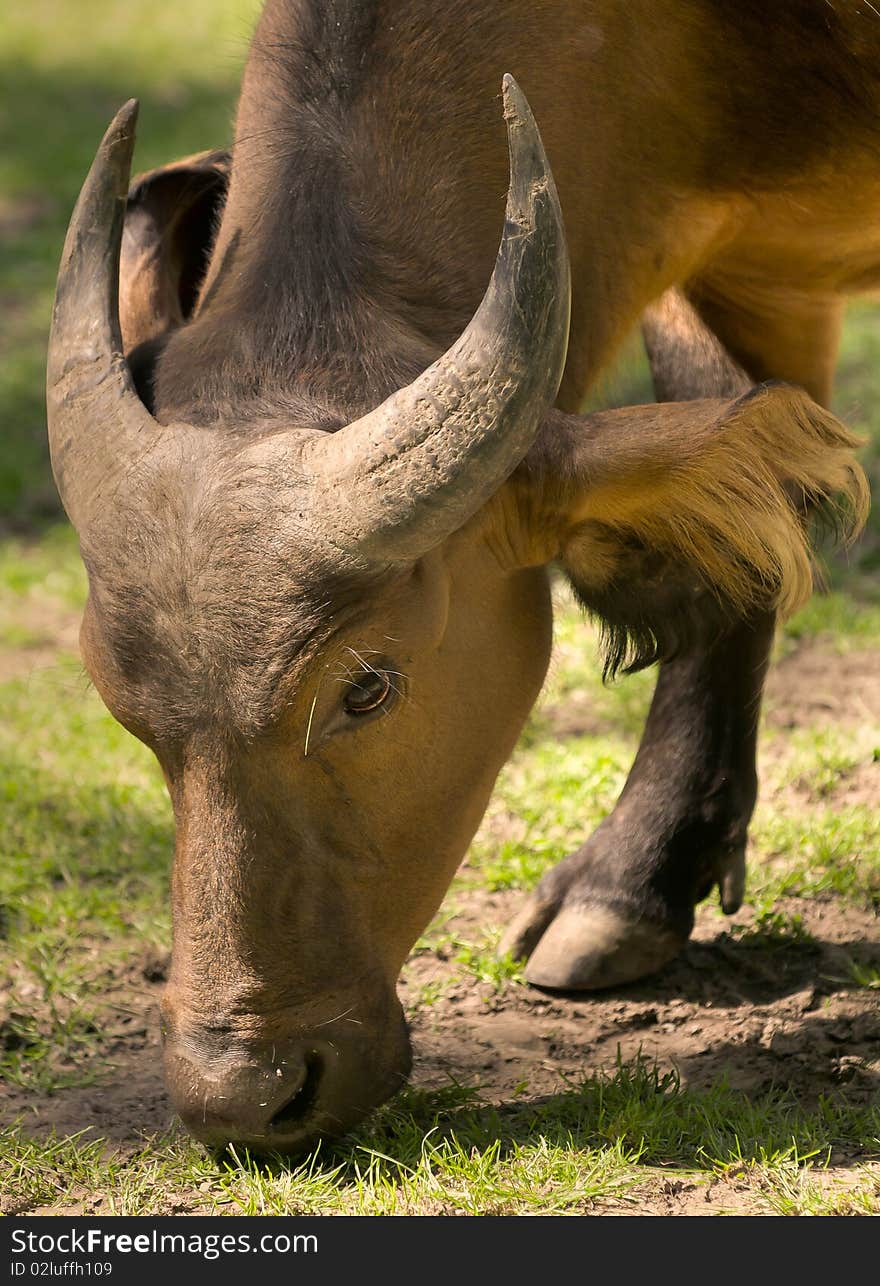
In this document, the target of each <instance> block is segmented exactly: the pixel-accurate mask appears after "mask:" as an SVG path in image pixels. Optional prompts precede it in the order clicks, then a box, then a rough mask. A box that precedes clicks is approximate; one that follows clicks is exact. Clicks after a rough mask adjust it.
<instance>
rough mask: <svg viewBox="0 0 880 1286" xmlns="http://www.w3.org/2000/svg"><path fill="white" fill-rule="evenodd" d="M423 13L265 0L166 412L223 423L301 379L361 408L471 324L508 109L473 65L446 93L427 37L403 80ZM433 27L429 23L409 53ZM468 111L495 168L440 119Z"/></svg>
mask: <svg viewBox="0 0 880 1286" xmlns="http://www.w3.org/2000/svg"><path fill="white" fill-rule="evenodd" d="M413 8H414V6H413V5H412V4H394V3H391V4H388V3H384V4H380V3H378V0H332V2H330V3H327V2H325V0H320V2H319V0H270V3H269V4H268V5H267V6H266V9H265V11H264V13H263V16H262V19H261V21H260V24H259V26H258V29H257V32H256V35H255V37H254V41H253V44H252V47H251V51H250V54H249V58H248V62H247V66H246V70H245V76H244V81H243V88H242V95H241V99H240V103H239V110H238V115H237V121H236V133H235V145H234V150H233V163H232V170H231V177H230V185H229V193H228V198H227V201H226V205H225V209H224V213H223V216H222V220H221V223H220V227H219V230H218V234H217V238H216V243H215V247H214V251H213V254H212V256H211V261H210V265H209V269H208V273H207V275H206V279H205V282H204V286H203V289H202V292H201V297H200V301H199V304H198V306H197V309H196V314H195V316H194V318H193V320H192V322H191V323H190V325H189V326H187V327H185V328H184V329H183V330H182V331H181V332H179V333H178V334H177V335H175V336H174V337H173V339H172V341H171V342H170V343H169V345H168V346H167V349H166V352H165V354H164V355H163V357H162V358H161V360H160V363H159V369H158V378H157V405H158V407H159V408H160V413H161V412H162V411H163V410H165V411H167V412H172V411H173V413H175V414H190V415H191V416H192V415H193V414H194V411H193V407H199V408H201V409H200V412H199V414H200V417H203V418H212V417H216V418H220V416H221V414H222V415H225V414H228V412H229V409H230V404H232V405H235V404H239V405H240V404H246V403H248V402H250V403H252V404H255V405H256V404H258V403H260V404H262V403H265V402H267V401H268V402H272V401H273V400H277V398H278V396H279V394H280V393H281V392H282V391H284V392H289V391H290V390H291V388H298V389H300V390H303V389H308V391H309V394H310V395H314V396H317V398H318V400H322V398H323V395H324V393H325V392H326V393H327V395H328V396H330V395H331V394H332V400H333V401H334V402H335V403H337V404H341V406H340V411H341V412H344V413H349V412H353V411H360V410H363V409H365V408H366V407H367V406H368V405H370V404H375V403H376V401H378V400H381V398H383V397H385V396H386V395H387V394H388V393H390V392H391V391H393V389H394V388H396V387H399V386H400V384H401V383H403V382H406V381H408V380H410V379H412V378H413V376H414V375H415V374H416V373H418V371H419V370H420V369H423V368H424V366H425V365H427V364H429V363H430V361H431V360H432V359H433V357H435V356H436V355H438V354H439V353H440V352H442V351H443V350H444V349H445V348H446V347H448V345H449V344H450V343H451V342H452V340H454V338H455V337H456V335H457V334H458V333H459V332H460V331H461V330H462V329H463V327H464V326H465V325H466V324H467V321H468V319H469V317H470V316H471V314H472V313H473V311H474V309H475V308H476V305H477V304H478V302H479V299H480V296H481V293H482V290H483V289H484V288H485V285H486V284H487V282H488V279H489V275H490V273H491V269H492V262H493V258H494V248H495V245H496V244H497V239H498V237H499V234H500V231H501V226H502V219H503V193H504V188H505V177H506V176H505V169H506V154H505V147H504V140H503V136H502V134H501V129H502V122H501V120H500V113H499V112H498V110H497V106H498V105H497V101H496V95H495V94H489V95H487V94H483V95H479V94H472V93H470V92H469V91H468V87H467V86H466V85H465V86H462V85H461V84H460V83H459V81H460V80H461V77H460V75H459V78H458V81H456V83H455V91H454V94H444V93H443V92H442V90H443V87H444V85H445V84H446V80H447V79H448V77H449V75H451V71H447V69H446V65H445V63H444V62H443V60H441V61H440V63H439V64H437V61H436V58H433V55H432V54H431V51H430V49H424V50H421V56H422V57H423V59H424V61H425V75H424V76H421V77H420V76H418V75H416V76H414V77H413V75H412V69H411V68H410V69H409V72H408V76H409V77H410V82H409V86H406V88H405V91H404V88H403V87H402V86H401V84H400V82H401V78H402V77H401V69H400V67H399V65H398V59H399V57H400V53H399V48H398V46H397V44H396V43H395V41H394V40H393V39H392V38H391V37H392V35H393V32H394V29H395V21H394V18H395V17H399V18H400V20H401V21H402V22H403V21H413V13H412V10H413ZM415 8H416V9H417V6H416V7H415ZM396 10H399V11H400V12H399V14H395V12H394V11H396ZM380 11H381V12H380ZM416 16H417V15H416ZM380 18H381V21H380ZM423 28H424V23H423V21H422V23H421V26H419V24H418V23H416V26H415V29H414V31H413V33H412V35H411V38H410V41H409V44H408V46H407V47H408V49H409V50H410V61H412V56H413V51H415V57H416V58H418V57H419V56H420V49H421V47H420V45H419V39H418V36H419V32H420V31H422V30H423ZM432 58H433V64H432ZM429 65H433V70H434V76H435V82H436V83H434V84H433V85H432V84H431V82H430V77H429V75H428V67H429ZM413 83H415V85H417V86H421V88H420V89H416V90H415V91H413V90H412V89H411V88H410V86H412V84H413ZM475 103H476V104H477V106H476V107H475V106H474V104H475ZM481 104H482V106H481ZM462 113H467V114H468V115H470V116H471V117H473V118H474V125H475V128H474V130H473V137H474V138H475V139H476V138H479V137H488V138H489V139H490V140H492V141H494V142H495V143H497V147H496V148H495V151H496V152H497V156H496V158H495V166H494V169H495V171H496V173H495V174H494V175H487V174H486V172H485V164H483V163H481V162H480V158H479V157H478V156H477V151H478V150H479V149H478V148H475V149H474V151H473V155H469V154H468V151H467V149H466V148H465V149H464V150H463V149H462V148H461V145H460V139H461V131H460V130H459V142H458V143H457V144H456V146H455V147H453V145H452V144H451V143H450V141H449V138H448V134H447V130H446V129H445V128H444V124H445V123H444V120H443V117H444V115H452V116H456V115H457V116H459V117H460V116H461V114H462ZM481 113H482V114H484V115H485V116H486V122H485V125H484V126H482V125H481V123H480V121H479V119H478V118H479V117H480V115H481ZM465 137H467V134H466V135H465ZM465 211H466V217H465V214H464V212H465Z"/></svg>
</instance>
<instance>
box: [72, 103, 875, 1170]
mask: <svg viewBox="0 0 880 1286" xmlns="http://www.w3.org/2000/svg"><path fill="white" fill-rule="evenodd" d="M504 98H505V119H506V121H507V126H508V135H509V144H510V156H511V178H510V188H509V192H508V201H507V215H506V221H505V227H504V233H503V235H502V239H501V248H500V250H499V253H498V258H497V261H496V265H495V270H494V273H493V275H492V278H491V281H490V283H489V287H488V290H487V292H486V295H485V297H484V299H483V302H482V303H481V304H480V306H479V308H478V310H477V312H476V313H475V314H474V316H473V318H472V320H471V322H470V324H469V325H468V326H467V328H466V329H465V330H464V331H463V332H462V334H461V336H460V338H459V339H458V340H457V341H456V342H455V343H454V344H453V346H452V347H451V348H449V349H448V350H447V351H446V352H443V353H440V354H439V355H438V354H437V353H436V352H432V353H429V354H427V355H426V356H425V360H424V361H423V362H416V363H415V365H416V367H417V371H416V373H415V375H414V377H413V379H412V380H411V382H409V383H408V384H405V385H404V386H402V387H398V390H397V391H396V392H393V393H392V394H391V395H390V396H388V397H387V398H386V400H385V401H384V402H383V403H381V404H380V405H378V406H376V407H375V408H374V409H372V410H368V411H366V412H364V410H363V407H360V408H358V410H355V411H354V412H353V413H349V412H350V411H351V408H346V407H340V406H335V405H331V406H329V407H328V406H327V405H326V404H323V405H322V406H321V407H320V408H318V410H316V411H315V413H314V415H312V414H310V413H309V409H308V406H307V404H306V403H304V402H302V401H300V402H298V401H297V400H296V398H286V397H285V399H282V402H283V404H282V405H281V406H280V407H275V408H273V407H272V406H267V405H266V404H265V399H264V400H262V401H261V400H260V396H259V393H260V390H259V389H258V390H257V395H255V400H256V405H257V406H258V408H259V409H258V412H255V411H254V408H253V407H250V408H249V411H248V414H247V415H246V416H245V415H243V414H242V415H241V416H238V417H236V416H235V415H234V414H232V412H228V413H227V414H226V417H225V418H224V417H223V416H221V415H219V413H218V415H217V416H215V417H213V418H212V417H211V416H208V417H205V418H204V419H203V420H201V421H197V417H195V416H194V417H193V418H192V419H191V420H187V419H184V420H182V421H178V420H175V419H173V418H171V417H163V416H158V417H154V415H153V413H152V411H151V410H150V409H149V407H148V406H147V405H146V404H145V402H144V401H143V400H142V399H141V398H140V397H139V395H138V393H137V392H136V390H135V387H134V384H133V381H132V377H131V373H130V371H129V368H128V365H127V363H126V360H125V358H124V357H123V348H122V337H121V332H120V323H119V315H118V296H119V287H118V273H119V260H120V243H121V239H122V225H123V216H124V209H125V197H126V192H127V188H128V178H129V169H130V159H131V152H132V147H133V124H134V112H135V105H134V104H130V105H128V106H127V107H126V108H124V109H123V110H122V112H120V114H119V116H118V117H117V118H116V120H115V121H114V123H113V124H112V125H111V127H110V129H109V130H108V133H107V135H106V136H105V139H104V142H103V143H102V145H101V149H100V150H99V153H98V156H97V158H96V161H95V165H94V166H93V168H92V171H91V173H90V175H89V177H88V179H87V181H86V184H85V186H84V188H83V192H82V195H81V197H80V201H79V203H78V206H77V209H76V211H75V212H74V216H73V219H72V221H71V226H70V231H69V233H68V238H67V242H66V245H65V250H64V256H63V258H62V264H61V269H60V272H59V279H58V287H57V292H56V306H55V313H54V319H53V330H52V337H51V340H50V348H49V363H48V378H47V389H48V413H49V433H50V446H51V453H52V464H53V470H54V474H55V478H56V482H57V484H58V488H59V492H60V494H61V496H62V499H63V501H64V504H65V508H66V510H67V512H68V515H69V516H70V518H71V521H72V522H73V524H74V526H75V528H76V530H77V533H78V535H79V539H80V544H81V548H82V554H83V559H84V562H85V564H86V567H87V570H88V575H89V587H90V593H89V600H88V606H87V609H86V613H85V617H84V621H83V628H82V650H83V655H84V658H85V662H86V665H87V668H88V670H89V673H90V674H91V676H92V678H93V680H94V682H95V685H96V687H97V688H98V691H99V692H100V694H101V696H102V697H103V699H104V701H105V702H106V704H107V706H108V708H109V709H110V710H111V711H112V713H113V714H114V715H115V716H116V718H117V719H118V720H119V721H120V722H121V723H123V724H124V725H125V726H126V727H127V728H128V729H130V731H131V732H132V733H134V735H135V736H137V737H139V738H140V739H141V740H142V741H144V742H145V743H146V744H147V745H148V746H150V747H151V748H152V750H153V751H154V752H155V754H156V756H157V758H158V760H159V762H160V763H161V765H162V769H163V771H164V773H165V777H166V781H167V784H168V790H169V793H170V796H171V799H172V802H173V807H174V815H175V821H176V850H175V856H174V868H173V878H172V899H173V953H172V965H171V972H170V977H169V982H168V987H167V990H166V993H165V996H164V999H163V1002H162V1015H163V1031H164V1037H165V1064H166V1071H167V1079H168V1085H169V1090H170V1092H171V1097H172V1100H173V1102H174V1105H175V1107H176V1109H177V1110H178V1112H179V1113H180V1115H181V1117H182V1119H183V1121H184V1122H185V1124H186V1125H187V1127H188V1128H189V1129H190V1130H191V1132H192V1133H193V1134H194V1135H195V1136H196V1137H197V1138H200V1139H202V1140H204V1141H205V1142H207V1143H209V1144H212V1145H224V1144H228V1143H230V1142H235V1143H240V1144H245V1145H247V1146H249V1147H251V1148H253V1149H255V1150H258V1151H259V1150H262V1151H288V1152H296V1151H301V1150H303V1149H305V1148H308V1147H309V1146H310V1145H312V1144H313V1143H314V1142H315V1141H316V1140H317V1139H318V1138H320V1137H322V1136H324V1135H333V1134H339V1133H342V1132H344V1131H345V1130H346V1129H348V1128H349V1127H350V1126H351V1125H353V1124H354V1123H355V1122H356V1121H358V1120H359V1119H360V1118H361V1117H362V1116H363V1115H364V1114H365V1113H366V1112H367V1111H369V1110H370V1109H371V1108H372V1107H374V1106H376V1105H377V1104H379V1103H381V1102H382V1101H383V1100H384V1099H386V1098H387V1097H388V1096H389V1095H391V1094H392V1093H393V1092H394V1091H395V1090H396V1089H397V1088H398V1086H399V1085H400V1083H401V1081H402V1080H403V1078H404V1077H405V1076H406V1074H407V1072H408V1069H409V1061H410V1053H409V1045H408V1040H407V1035H406V1030H405V1024H404V1020H403V1016H402V1013H401V1009H400V1005H399V1003H398V1000H397V997H396V993H395V983H396V979H397V976H398V973H399V970H400V968H401V965H402V963H403V961H404V959H405V957H406V955H407V952H408V951H409V950H410V948H411V947H412V945H413V943H414V942H415V941H416V939H417V938H418V936H419V934H420V933H421V931H422V930H423V929H424V927H425V925H426V924H427V923H428V922H429V920H430V918H431V916H432V915H433V913H434V911H435V910H436V908H437V906H438V905H439V903H440V901H441V899H442V896H443V894H444V891H445V889H446V887H447V886H448V883H449V880H450V879H451V877H452V874H453V872H454V871H455V869H456V867H457V865H458V863H459V862H460V861H461V859H462V857H463V856H464V854H465V852H466V849H467V845H468V843H469V841H470V839H471V836H472V835H473V833H474V831H475V829H476V827H477V825H478V823H479V820H480V818H481V816H482V813H483V811H484V808H485V806H486V802H487V800H488V798H489V794H490V792H491V789H492V786H493V783H494V781H495V778H496V775H497V773H498V771H499V769H500V768H501V766H502V764H503V763H504V761H505V760H506V758H507V757H508V755H509V754H510V752H511V750H512V748H513V745H514V743H515V740H516V738H517V736H518V734H519V731H520V729H521V727H522V725H523V723H524V721H525V719H526V717H527V715H528V712H529V710H530V708H531V706H532V704H533V702H534V700H535V697H536V696H537V693H538V691H539V689H540V686H541V683H542V681H543V678H544V674H545V670H546V666H547V660H548V655H549V649H550V635H551V622H550V604H549V592H548V573H547V566H548V564H550V563H551V562H552V561H553V560H558V561H559V562H560V563H561V564H562V565H563V566H564V568H565V569H566V571H567V572H568V573H569V575H570V577H571V578H572V580H573V581H574V583H575V586H576V588H577V591H578V593H579V595H580V596H581V598H582V599H583V601H584V603H585V604H586V605H587V606H588V607H590V608H591V609H592V610H593V611H595V612H596V613H598V614H599V615H601V616H602V618H603V619H604V620H605V622H606V624H607V626H608V628H609V630H610V631H611V637H612V638H613V642H614V647H615V649H616V652H617V655H618V657H619V659H621V660H623V659H625V660H628V661H630V662H633V663H636V664H638V663H646V662H648V661H651V660H654V659H657V657H660V656H664V655H668V654H670V653H671V652H672V651H674V650H675V649H676V648H679V647H684V646H686V643H687V630H686V629H684V628H683V627H684V625H686V624H687V623H688V622H689V621H690V622H691V623H692V624H693V623H694V621H695V620H696V622H697V623H698V624H700V626H701V627H705V626H706V625H707V623H708V627H709V628H710V629H711V630H715V631H717V630H719V629H721V628H722V627H723V625H724V623H725V622H726V621H730V620H732V619H736V618H737V616H738V615H740V614H742V613H743V612H745V611H747V610H750V609H753V608H755V607H756V606H757V607H761V608H763V609H764V610H774V609H779V610H781V611H784V610H787V609H789V608H791V607H793V606H794V605H795V604H796V603H797V602H799V601H801V600H802V599H803V598H804V596H805V595H806V594H807V593H808V592H809V587H810V569H809V560H808V551H807V548H806V545H805V542H804V535H803V531H802V529H801V524H800V520H799V517H798V512H797V510H796V508H795V507H794V506H793V505H792V504H791V503H790V500H789V495H790V494H794V495H798V496H800V495H802V494H804V493H805V494H807V495H809V496H810V497H813V498H821V497H823V496H828V495H830V494H832V493H835V492H839V491H842V492H844V493H845V494H846V495H848V496H849V497H850V499H851V500H852V503H853V509H854V511H855V512H856V513H858V512H859V511H860V510H863V508H864V505H863V500H864V479H863V477H862V475H861V474H860V472H859V471H858V469H857V466H856V465H855V464H854V462H853V457H852V448H853V439H852V438H851V436H850V435H848V434H847V433H846V431H845V430H844V429H843V427H842V426H841V425H839V424H838V423H837V421H835V420H834V419H833V417H831V416H830V415H828V414H827V413H826V412H824V411H822V410H820V408H818V407H816V406H815V405H814V404H813V403H811V402H810V400H809V398H807V397H806V395H805V394H803V393H801V392H799V391H798V390H795V389H790V388H787V387H785V386H777V387H762V388H759V389H757V390H755V391H753V392H752V393H751V394H750V395H748V396H747V397H745V398H739V399H734V400H729V401H720V400H719V401H709V400H707V401H695V402H690V403H687V404H684V405H676V404H674V403H670V404H667V405H664V406H658V407H641V408H630V409H627V410H624V411H620V412H608V413H605V414H603V415H597V416H592V417H578V416H574V415H563V414H562V413H560V412H555V411H552V410H551V408H552V405H553V402H554V398H555V396H556V392H557V388H558V386H559V381H560V379H561V376H562V372H563V367H564V363H565V355H566V343H567V335H568V318H569V270H568V258H567V252H566V244H565V237H564V233H563V229H562V217H561V212H560V208H559V202H558V198H557V196H556V192H555V186H554V184H553V179H552V176H551V174H550V171H549V166H548V164H547V159H546V156H545V155H544V151H543V147H542V145H541V141H540V137H539V135H538V132H537V128H536V126H535V123H534V121H533V120H532V117H531V114H530V112H529V109H528V105H527V104H526V102H525V99H524V98H523V96H522V94H521V93H520V91H519V90H518V88H517V87H516V85H515V83H514V82H513V81H511V80H510V79H509V78H508V79H507V80H506V82H505V90H504ZM236 271H239V269H238V268H237V269H236ZM241 271H243V269H241ZM208 293H210V292H208ZM219 306H220V305H219V304H218V305H217V307H218V308H219ZM210 317H211V313H210V307H208V306H207V305H206V306H205V308H204V310H203V313H202V314H200V315H199V316H197V317H196V319H195V322H194V328H195V333H196V337H197V338H198V330H197V328H198V326H199V325H201V324H202V322H203V320H204V318H207V319H208V321H210ZM245 320H246V319H245ZM220 323H221V328H222V325H226V324H227V323H226V321H225V319H224V317H223V316H222V315H221V317H220ZM392 329H393V328H392ZM393 333H394V334H395V335H398V331H394V332H393ZM400 343H401V344H402V345H403V347H404V348H405V349H406V351H407V353H408V354H409V356H408V357H407V361H409V362H410V364H412V356H411V355H412V351H413V345H412V344H410V343H409V341H407V342H406V343H404V341H403V340H401V341H400ZM356 356H357V355H356V354H355V355H354V357H353V358H352V361H354V358H355V357H356ZM388 361H389V365H390V366H391V367H392V368H393V369H399V368H400V367H401V365H402V364H403V358H401V356H400V353H396V352H391V353H390V355H389V358H388ZM418 371H420V372H421V373H418ZM218 378H219V376H218ZM212 379H213V374H212ZM195 409H197V408H194V410H195ZM358 412H359V413H358ZM539 912H540V915H539V917H538V919H539V920H540V924H539V929H538V930H536V932H535V933H534V934H532V938H533V939H534V942H533V944H532V945H534V943H537V945H536V946H535V947H534V952H533V956H532V962H531V963H530V966H529V967H530V968H532V969H534V970H535V971H536V972H535V974H534V977H535V980H536V981H538V982H546V981H547V979H548V977H549V978H550V981H551V983H552V981H553V976H554V975H551V974H550V973H549V971H548V960H549V959H550V956H551V953H552V956H553V958H554V959H557V958H558V957H559V956H560V954H565V953H567V952H569V951H570V949H571V948H572V946H576V945H577V944H576V943H575V944H572V943H570V942H569V940H568V938H567V937H566V935H567V934H569V927H568V925H569V921H567V920H566V919H565V917H564V916H563V915H560V916H559V917H558V918H557V920H556V922H555V925H551V927H550V928H549V930H547V932H546V934H545V936H544V937H543V938H542V939H541V941H540V942H537V937H538V936H539V932H540V933H544V931H545V929H547V925H548V924H549V922H550V919H551V918H552V915H553V913H554V909H553V908H551V909H550V910H549V911H547V912H546V913H545V910H544V909H543V908H541V907H539ZM582 919H583V917H582V916H580V918H579V920H578V923H579V924H580V921H581V920H582ZM603 923H606V924H607V923H608V918H607V916H606V918H605V920H604V921H603ZM612 927H613V928H614V932H615V933H617V932H618V930H619V928H620V926H619V924H617V922H615V924H614V925H613V926H612ZM530 932H531V930H530ZM545 942H549V943H550V944H551V945H550V947H548V948H547V949H546V950H545V949H544V944H545ZM651 945H652V949H653V947H654V946H656V944H651ZM664 949H665V947H664ZM542 950H543V951H544V957H543V960H542ZM655 954H656V953H655Z"/></svg>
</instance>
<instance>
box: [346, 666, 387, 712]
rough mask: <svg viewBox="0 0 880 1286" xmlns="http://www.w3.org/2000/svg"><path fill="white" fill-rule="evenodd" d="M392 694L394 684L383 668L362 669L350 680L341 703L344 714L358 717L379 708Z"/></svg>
mask: <svg viewBox="0 0 880 1286" xmlns="http://www.w3.org/2000/svg"><path fill="white" fill-rule="evenodd" d="M393 695H394V685H393V684H392V682H391V679H390V677H389V675H388V674H387V673H386V672H385V671H384V670H374V669H370V670H364V672H363V673H362V674H359V675H358V676H357V678H355V679H352V680H351V686H350V687H349V689H348V691H347V692H346V694H345V697H344V698H343V702H342V704H343V706H344V708H345V713H346V714H350V715H352V716H354V717H358V716H360V715H365V714H372V713H373V711H374V710H379V709H380V708H381V707H382V706H384V705H385V704H386V703H387V702H388V700H389V699H390V698H391V697H392V696H393Z"/></svg>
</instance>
